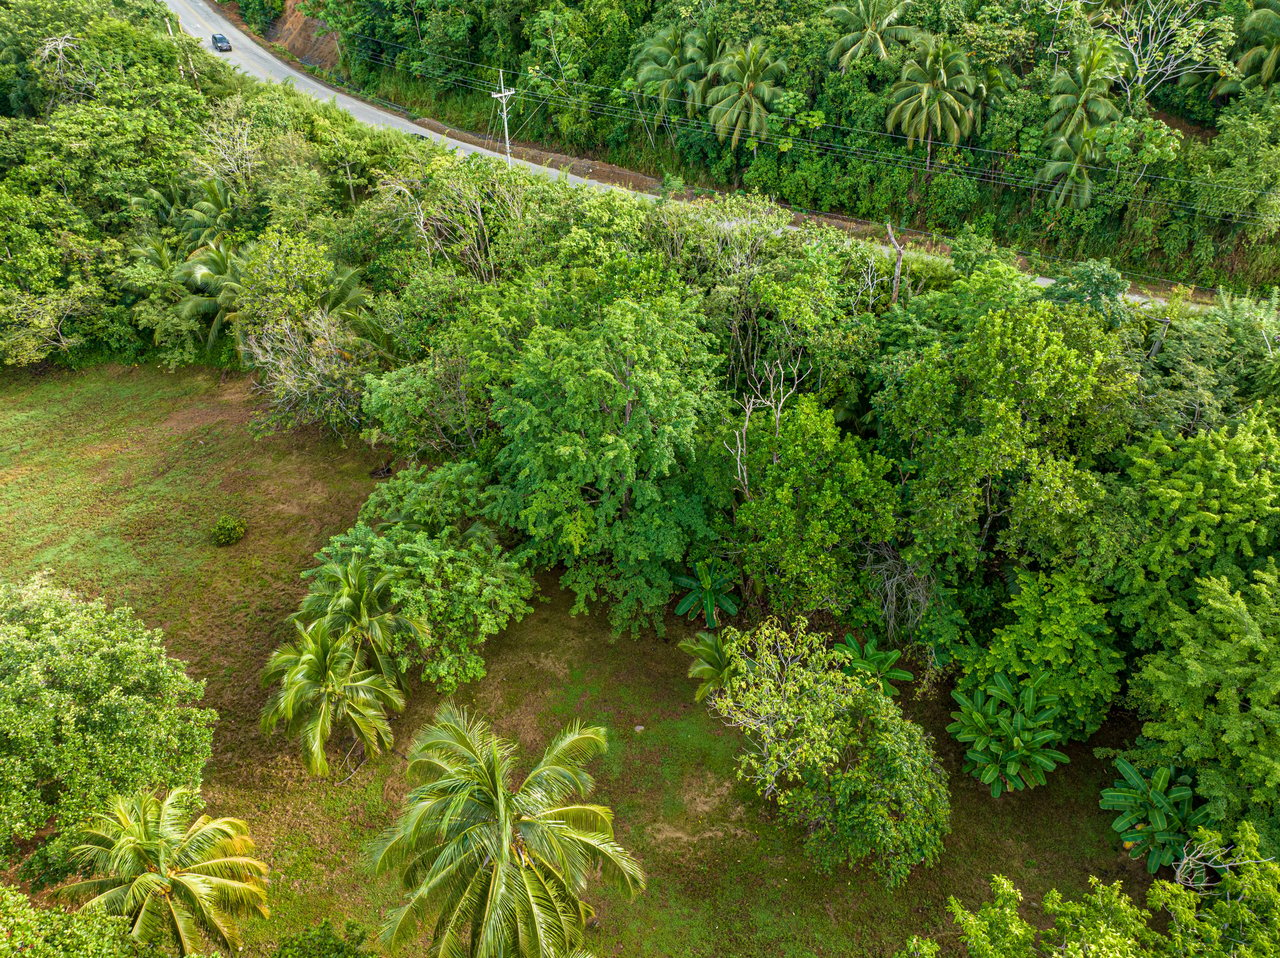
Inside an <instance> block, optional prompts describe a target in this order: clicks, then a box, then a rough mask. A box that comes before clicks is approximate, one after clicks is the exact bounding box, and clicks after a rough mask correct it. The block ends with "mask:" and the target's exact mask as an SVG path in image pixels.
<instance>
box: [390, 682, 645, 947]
mask: <svg viewBox="0 0 1280 958" xmlns="http://www.w3.org/2000/svg"><path fill="white" fill-rule="evenodd" d="M605 748H606V744H605V733H604V729H601V728H584V727H582V725H580V724H579V723H576V722H575V723H574V724H572V725H570V726H569V727H568V728H566V729H565V730H564V731H563V732H561V733H560V734H559V735H558V736H556V738H555V739H554V740H553V741H552V742H551V744H550V745H549V746H548V747H547V750H546V752H545V753H544V754H543V756H542V759H541V760H540V761H539V762H538V764H537V765H535V766H534V768H533V770H532V771H531V772H529V774H528V775H527V776H525V778H524V780H523V781H517V779H516V773H515V758H516V748H515V746H514V745H513V744H512V743H511V742H509V741H507V740H506V739H502V738H499V737H498V736H497V735H495V734H494V732H493V730H492V729H491V728H490V727H489V725H488V724H487V723H485V722H484V721H482V720H480V719H478V718H475V717H473V716H471V715H469V714H468V713H467V712H465V711H463V710H459V709H456V708H454V707H453V706H452V705H449V704H446V705H444V706H442V707H441V709H440V710H439V711H438V712H437V713H436V717H435V721H434V722H433V723H432V724H430V725H427V726H426V727H424V728H423V729H422V731H421V732H419V733H418V737H417V740H416V741H415V742H414V745H413V752H412V754H411V756H410V763H409V775H410V777H411V779H412V780H417V781H420V782H421V784H419V785H418V786H417V787H415V788H414V789H413V790H412V791H411V792H410V793H409V795H408V796H407V797H406V799H405V811H404V814H403V815H401V816H400V820H399V821H398V822H397V823H396V824H395V825H394V826H393V827H392V828H391V829H389V830H388V831H387V832H386V833H385V834H384V835H383V836H382V837H381V838H380V839H379V840H378V841H377V842H376V843H375V845H374V847H373V860H374V866H375V868H376V869H377V870H378V871H379V872H387V871H392V870H395V871H398V872H399V873H400V877H401V881H402V883H403V886H404V888H405V890H406V892H408V896H409V897H408V901H407V902H406V903H405V904H404V905H403V906H402V907H400V908H397V909H395V910H394V911H393V912H392V913H391V914H390V915H389V916H388V919H387V922H386V924H385V926H384V928H383V937H384V938H385V939H386V940H387V941H389V942H392V943H400V942H403V941H405V940H407V939H408V938H409V937H410V936H411V935H412V934H413V933H414V931H415V929H416V928H417V926H418V925H419V924H420V923H421V922H424V921H425V922H429V923H430V924H431V929H432V935H431V945H430V947H429V948H428V950H427V954H428V955H431V956H433V958H434V956H439V958H526V956H527V958H544V956H545V958H561V956H567V955H569V954H570V953H572V952H573V951H574V949H575V948H577V946H578V944H579V943H580V941H581V940H582V934H583V929H584V927H585V925H586V922H587V919H589V918H590V917H591V914H592V911H591V907H590V906H589V905H587V904H586V903H585V902H583V901H582V900H581V898H580V897H579V896H580V895H581V894H582V893H583V891H584V890H585V889H586V887H587V880H588V879H589V878H590V877H592V876H593V875H595V874H600V875H601V876H602V877H603V878H604V879H605V880H606V881H609V882H611V883H612V884H615V885H617V886H618V887H620V888H622V889H624V890H626V891H628V892H630V893H631V894H632V895H635V894H636V893H638V892H639V891H640V890H641V889H643V888H644V883H645V880H644V875H643V873H642V872H641V870H640V866H639V865H638V864H637V863H636V861H635V859H633V858H632V857H631V856H630V855H629V854H628V853H627V852H626V851H625V850H624V849H623V848H622V847H621V846H620V845H619V844H618V843H617V842H616V841H615V840H614V837H613V813H612V812H611V811H610V810H609V809H607V808H604V807H602V806H600V805H586V804H581V803H579V802H578V801H577V800H578V799H580V798H584V797H585V796H586V795H587V794H589V793H590V791H591V789H592V787H593V786H594V782H593V780H592V778H591V776H590V775H588V774H587V772H586V770H585V768H584V766H585V765H586V763H587V762H589V761H591V760H592V759H593V758H595V757H596V756H598V755H600V754H601V753H602V752H603V751H604V750H605ZM566 801H568V802H569V804H564V803H565V802H566Z"/></svg>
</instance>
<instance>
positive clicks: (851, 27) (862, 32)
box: [827, 0, 920, 73]
mask: <svg viewBox="0 0 1280 958" xmlns="http://www.w3.org/2000/svg"><path fill="white" fill-rule="evenodd" d="M912 4H913V0H857V2H855V3H853V4H852V5H849V6H844V5H841V6H838V7H831V8H829V9H828V10H827V16H829V17H830V18H831V19H832V20H834V21H835V22H836V26H838V27H839V28H840V30H841V31H842V33H841V36H840V39H838V40H837V41H836V42H835V43H833V44H832V45H831V50H830V51H829V52H828V53H827V57H828V58H829V59H830V60H831V62H832V63H834V64H837V65H838V66H839V67H840V71H841V72H842V73H843V72H845V71H847V70H848V69H849V64H851V63H853V61H854V60H859V59H861V58H862V57H865V56H868V55H870V56H874V57H875V58H876V59H877V60H887V59H888V58H889V54H891V53H892V52H893V51H894V49H895V48H897V47H900V46H904V45H906V44H908V43H911V42H912V41H914V40H915V39H916V38H917V37H918V36H920V30H919V28H917V27H912V26H908V25H907V24H905V23H902V22H901V21H902V18H903V17H905V16H906V15H907V13H908V11H910V9H911V7H912Z"/></svg>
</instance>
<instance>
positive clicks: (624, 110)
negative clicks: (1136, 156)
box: [357, 34, 1265, 224]
mask: <svg viewBox="0 0 1280 958" xmlns="http://www.w3.org/2000/svg"><path fill="white" fill-rule="evenodd" d="M357 36H363V35H360V34H357ZM367 39H372V38H367ZM375 42H381V41H375ZM391 45H393V46H402V45H401V44H391ZM406 49H408V48H406ZM427 55H428V56H434V54H427ZM444 58H445V59H452V60H458V59H459V58H456V57H444ZM357 59H362V60H368V61H370V62H374V63H377V64H379V65H381V66H385V67H388V68H390V69H393V70H407V71H408V72H410V73H412V72H414V70H418V71H421V74H422V75H424V76H429V77H435V78H438V79H441V80H444V79H449V80H451V81H452V82H456V83H457V84H458V85H460V86H462V87H464V88H469V89H475V90H484V91H486V92H487V91H489V90H491V89H492V87H491V86H489V85H485V83H484V81H477V78H475V77H469V76H467V75H465V74H458V73H452V72H449V71H446V70H443V69H432V68H425V67H422V66H421V65H417V64H415V65H414V66H413V67H412V68H408V67H405V66H404V65H402V64H400V63H398V62H396V61H394V60H389V59H387V58H385V57H381V56H378V55H376V54H372V53H361V54H359V55H358V56H357ZM459 62H464V63H471V61H459ZM473 65H476V64H473ZM477 66H483V65H477ZM484 68H485V69H495V70H497V69H499V68H493V67H484ZM569 82H578V81H569ZM590 85H591V86H595V85H594V84H590ZM614 92H618V93H623V94H626V91H614ZM516 96H517V98H519V99H526V100H527V99H529V98H530V97H531V94H528V93H524V92H521V91H517V92H516ZM532 96H537V97H539V98H540V99H541V102H540V103H539V104H538V105H539V106H542V105H545V104H546V103H547V102H550V101H555V102H558V103H561V104H563V105H566V106H571V107H574V108H578V109H584V110H586V111H587V112H588V113H591V114H593V115H596V116H603V117H608V118H612V119H619V120H640V121H642V122H643V121H645V120H662V121H664V122H666V123H668V124H671V125H673V126H684V127H686V128H691V129H694V130H697V131H699V132H704V133H712V134H715V133H716V131H715V128H714V126H713V125H712V124H710V123H709V122H708V121H706V120H702V119H692V118H688V117H678V116H675V115H673V114H665V115H663V114H656V113H652V114H651V113H646V112H644V111H642V110H639V109H633V108H630V107H626V106H624V105H622V104H615V103H602V102H600V101H597V100H589V99H586V98H581V99H579V98H576V97H572V96H565V95H563V94H556V93H550V92H545V91H542V92H539V93H537V94H533V95H532ZM527 122H528V121H527V120H526V123H527ZM521 129H523V125H522V127H521ZM784 139H785V140H786V141H787V142H788V143H789V144H790V145H791V147H792V148H793V149H794V148H796V146H797V144H799V146H800V148H801V149H803V150H806V151H807V152H811V153H828V154H832V155H837V156H843V157H845V158H856V159H859V160H862V161H863V162H866V163H869V164H872V165H880V166H887V167H896V168H899V169H903V170H907V171H911V172H917V173H918V172H935V171H936V172H942V173H947V174H950V175H953V176H963V177H966V178H968V179H972V180H975V181H977V182H981V183H986V184H988V185H992V186H1003V187H1008V188H1013V189H1021V190H1027V191H1030V192H1032V193H1041V194H1050V193H1053V192H1054V191H1055V188H1056V187H1055V185H1053V184H1045V183H1041V182H1040V181H1039V180H1038V179H1037V178H1034V177H1028V176H1021V175H1018V174H1015V173H1012V172H1011V171H1008V170H996V169H991V168H983V167H973V166H968V165H960V166H944V167H941V168H936V169H935V168H933V167H931V166H930V165H928V164H927V163H924V162H922V161H921V160H919V159H917V158H915V157H912V156H909V155H905V154H902V153H886V152H884V151H881V150H874V149H870V148H867V147H857V146H851V145H845V144H836V143H829V142H824V141H820V140H814V139H810V138H808V137H803V136H788V137H784ZM1255 192H1256V191H1255ZM1093 193H1094V195H1095V196H1097V197H1106V198H1111V199H1116V200H1120V201H1123V202H1126V203H1144V204H1146V205H1148V206H1151V207H1167V208H1169V209H1172V210H1177V211H1180V212H1183V213H1188V214H1191V215H1195V216H1200V217H1202V218H1205V219H1209V220H1213V221H1215V222H1218V223H1224V224H1239V223H1242V222H1250V223H1258V222H1265V221H1264V220H1263V218H1262V217H1260V216H1258V215H1257V214H1254V213H1243V212H1238V211H1232V210H1226V209H1220V208H1211V207H1202V206H1196V205H1194V204H1189V203H1184V202H1181V201H1179V200H1173V199H1167V198H1164V199H1161V198H1154V197H1147V196H1139V195H1136V194H1133V193H1126V192H1122V191H1120V190H1117V189H1115V188H1113V187H1095V188H1094V190H1093ZM1224 214H1225V215H1224Z"/></svg>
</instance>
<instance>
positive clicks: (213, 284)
mask: <svg viewBox="0 0 1280 958" xmlns="http://www.w3.org/2000/svg"><path fill="white" fill-rule="evenodd" d="M243 253H244V251H243V250H241V249H237V248H236V247H235V246H233V245H232V244H231V243H229V242H228V241H226V240H225V239H223V238H218V239H217V240H215V241H214V242H213V243H211V244H209V245H206V246H201V247H200V248H199V249H197V250H196V251H195V252H194V253H192V254H191V256H190V257H189V258H188V259H187V261H186V262H185V263H184V264H182V266H180V267H179V268H178V270H177V272H176V273H175V278H176V279H178V281H179V282H182V283H185V284H186V286H187V288H188V289H189V290H191V294H190V295H189V296H187V297H186V298H185V299H183V301H182V302H181V303H180V304H179V307H178V308H179V310H180V311H181V312H182V314H183V315H184V316H186V317H189V318H197V319H201V320H203V321H204V322H206V323H208V329H209V331H208V333H207V334H206V337H205V349H206V350H207V351H210V352H212V350H213V347H214V344H215V343H217V341H218V337H219V336H220V335H221V334H222V330H223V327H225V326H227V325H229V324H230V323H232V322H233V321H234V320H235V317H236V313H237V307H238V305H239V300H240V292H241V289H242V285H241V268H242V267H243V265H244V258H243Z"/></svg>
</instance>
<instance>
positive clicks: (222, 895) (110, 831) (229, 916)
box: [65, 788, 268, 955]
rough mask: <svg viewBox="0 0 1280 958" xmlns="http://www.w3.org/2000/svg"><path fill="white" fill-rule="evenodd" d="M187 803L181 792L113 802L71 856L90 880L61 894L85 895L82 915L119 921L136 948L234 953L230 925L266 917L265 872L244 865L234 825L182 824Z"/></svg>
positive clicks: (204, 819)
mask: <svg viewBox="0 0 1280 958" xmlns="http://www.w3.org/2000/svg"><path fill="white" fill-rule="evenodd" d="M193 798H194V796H193V794H192V793H191V792H190V791H188V790H187V789H182V788H178V789H174V790H173V791H172V792H170V793H169V795H168V796H167V797H165V798H164V799H159V798H156V796H154V795H150V794H142V795H135V796H132V797H129V798H117V799H116V800H115V802H114V804H113V806H112V808H111V810H110V811H109V812H107V813H106V814H102V815H98V816H97V817H96V818H95V819H94V820H93V822H92V823H91V824H90V825H89V827H88V828H87V829H86V830H85V831H84V832H83V833H82V834H81V836H80V837H81V844H80V845H77V846H76V847H75V848H73V849H72V851H71V855H72V859H73V860H74V861H75V862H76V863H77V864H80V865H83V866H87V867H88V868H89V869H90V870H91V871H92V873H93V875H94V877H93V878H90V879H89V880H88V881H80V882H76V883H75V884H73V885H69V886H67V888H66V889H65V892H66V893H68V894H71V895H92V896H93V897H92V898H90V900H89V901H87V902H86V903H85V905H84V907H85V908H98V909H101V910H103V911H105V912H107V913H108V914H111V915H123V916H125V917H126V918H128V920H129V924H130V928H131V932H132V934H133V937H134V938H136V939H138V940H139V941H141V942H144V943H154V944H159V943H162V942H163V941H164V940H165V939H166V938H169V937H172V938H173V940H175V941H176V942H177V945H178V952H179V954H181V955H189V954H193V953H198V952H201V951H203V950H205V949H204V947H203V946H204V942H205V941H206V940H207V941H210V942H212V943H213V944H215V945H217V946H218V947H221V948H227V949H234V948H236V947H238V946H239V944H240V936H239V932H238V930H237V928H236V924H235V920H236V919H237V918H242V917H245V916H248V915H251V914H258V915H262V916H264V917H265V916H266V915H267V914H268V912H267V905H266V901H267V892H266V876H267V866H266V865H264V864H263V863H262V862H260V861H258V860H257V859H256V858H253V857H251V856H252V855H253V850H254V847H253V841H252V839H250V838H249V828H248V826H247V825H245V823H244V822H242V821H240V820H239V819H235V818H217V819H214V818H210V817H209V816H208V815H201V816H200V817H199V818H197V819H196V820H195V821H194V822H191V824H189V825H188V824H186V822H187V820H188V816H189V815H190V805H191V802H192V799H193Z"/></svg>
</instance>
